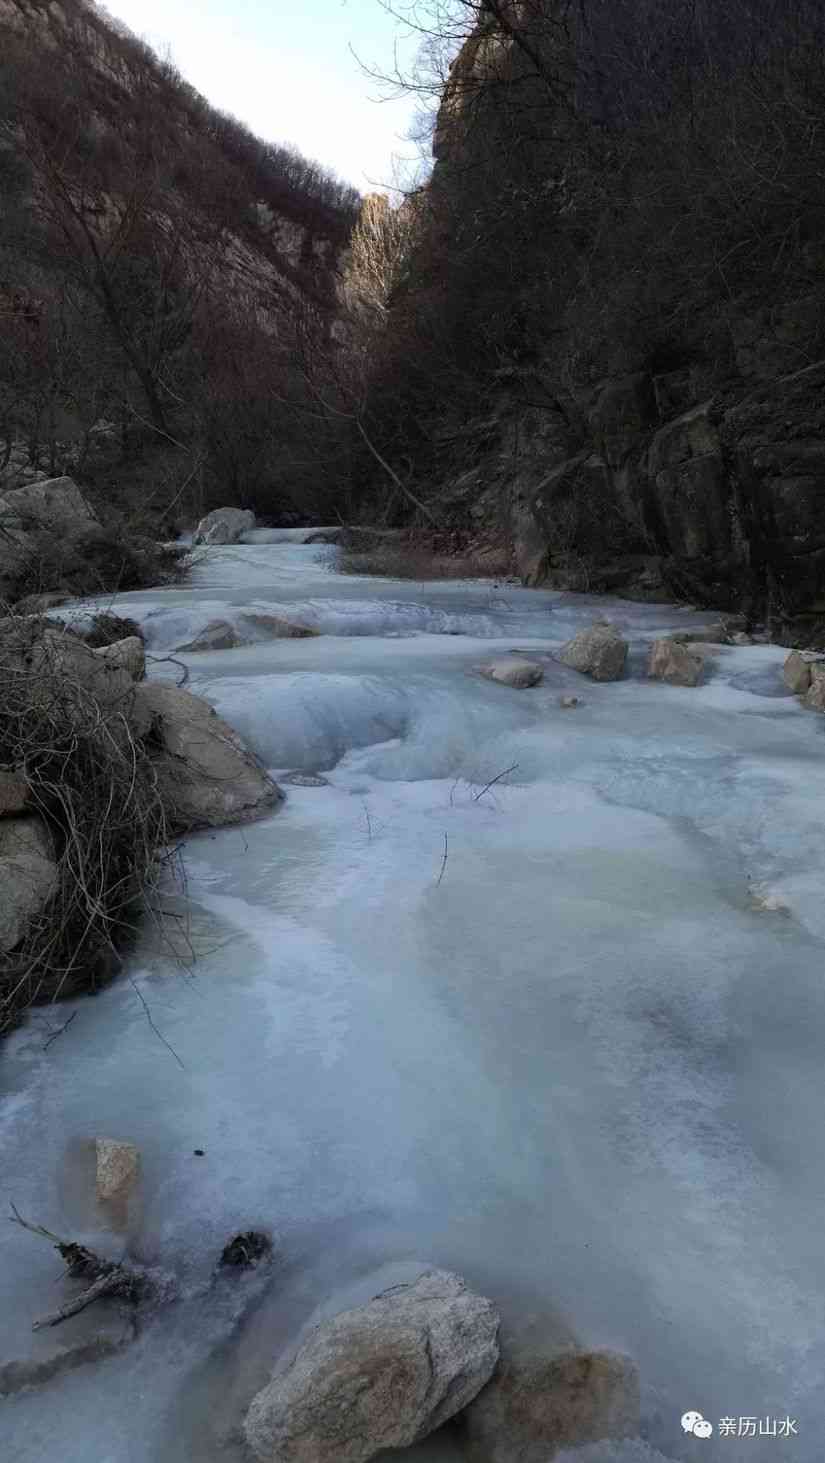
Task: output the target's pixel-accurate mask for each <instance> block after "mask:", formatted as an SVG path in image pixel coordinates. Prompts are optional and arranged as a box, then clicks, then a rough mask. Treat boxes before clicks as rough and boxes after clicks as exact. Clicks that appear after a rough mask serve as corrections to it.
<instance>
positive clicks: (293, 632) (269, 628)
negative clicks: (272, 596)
mask: <svg viewBox="0 0 825 1463" xmlns="http://www.w3.org/2000/svg"><path fill="white" fill-rule="evenodd" d="M241 619H242V621H243V622H244V623H245V624H248V625H252V626H253V627H254V629H255V630H259V631H261V632H262V633H263V634H264V635H266V636H267V637H268V638H271V639H272V640H306V639H307V638H308V637H310V636H312V635H318V634H319V633H320V632H319V631H318V630H312V629H310V628H309V627H308V626H307V625H296V624H294V622H293V621H292V620H283V619H282V618H281V616H280V615H267V614H265V613H264V611H262V610H245V611H244V613H243V614H242V615H241Z"/></svg>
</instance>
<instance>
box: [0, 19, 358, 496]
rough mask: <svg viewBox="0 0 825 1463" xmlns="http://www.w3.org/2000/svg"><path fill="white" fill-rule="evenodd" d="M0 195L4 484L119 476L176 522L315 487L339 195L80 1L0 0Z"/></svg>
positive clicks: (348, 195)
mask: <svg viewBox="0 0 825 1463" xmlns="http://www.w3.org/2000/svg"><path fill="white" fill-rule="evenodd" d="M0 188H2V192H3V205H4V206H3V217H2V220H0V313H2V314H3V316H4V331H3V334H2V337H0V476H2V475H3V474H5V476H6V478H7V480H8V481H7V486H15V485H16V483H17V482H18V480H19V481H26V480H28V479H31V478H32V477H33V476H35V475H36V474H37V473H38V472H40V473H44V472H45V473H46V474H47V475H52V476H54V475H55V474H56V473H59V472H61V471H71V472H74V473H76V474H77V473H79V475H80V477H81V479H85V478H86V477H87V476H88V475H91V476H93V477H94V476H96V477H100V478H105V479H106V484H105V485H106V487H107V489H108V485H109V484H110V483H111V482H112V479H114V481H115V483H116V484H122V483H124V482H126V481H132V482H133V485H134V490H135V491H134V493H133V496H134V497H135V499H136V500H137V499H139V498H143V499H151V500H156V499H161V500H165V501H166V502H172V503H174V504H176V505H177V506H178V510H179V511H182V512H183V513H184V516H187V517H190V518H191V517H197V516H199V515H200V513H201V510H202V509H203V508H205V507H208V506H211V502H212V501H214V499H215V498H217V501H218V502H222V501H226V500H228V501H241V502H246V503H250V502H252V500H253V499H254V502H252V506H255V507H257V508H258V509H259V510H261V511H272V510H273V509H276V510H277V508H278V507H279V505H281V504H283V503H284V502H287V503H288V502H289V501H290V500H292V502H293V504H294V501H295V498H296V496H297V497H298V498H299V499H300V498H301V496H302V494H303V493H304V492H306V493H307V494H309V495H311V494H312V492H313V491H314V484H317V483H318V482H319V481H320V480H321V479H322V477H323V474H324V471H325V470H326V469H325V468H324V466H323V464H322V463H319V461H318V450H317V449H318V447H319V443H320V438H321V436H322V434H319V432H318V431H317V429H316V428H315V427H312V428H309V427H308V425H307V423H308V420H309V419H308V416H307V415H306V410H305V408H306V407H307V405H308V402H307V400H305V398H306V396H307V393H308V388H307V386H306V378H307V376H308V375H309V372H310V366H309V362H310V359H311V360H312V361H313V363H314V369H316V370H319V371H320V369H321V366H320V365H319V362H321V361H322V360H323V358H324V352H325V351H327V350H328V349H329V345H330V341H331V339H332V331H333V326H334V324H335V321H336V318H337V316H338V315H339V313H340V304H339V289H338V286H339V266H340V259H341V256H342V254H343V252H344V250H345V249H346V247H347V244H348V240H349V236H350V233H351V230H352V227H353V224H354V222H355V218H356V215H357V208H358V204H359V201H360V200H359V198H358V195H357V194H356V193H355V191H354V190H353V189H351V188H349V187H348V186H346V185H343V184H341V183H340V182H339V181H337V180H336V179H335V178H334V177H332V176H330V175H328V174H326V173H325V172H324V170H323V169H322V168H320V167H318V166H317V165H316V164H313V163H311V162H309V161H308V160H307V159H305V158H303V157H301V156H300V155H299V154H298V153H296V152H295V151H294V150H293V149H289V148H285V147H281V146H279V145H277V144H270V143H266V142H263V141H262V140H260V139H258V138H256V137H254V136H253V135H252V134H251V133H250V132H249V131H248V130H247V129H246V128H245V127H244V126H243V125H242V124H241V123H239V122H237V121H236V120H235V119H234V118H232V117H228V116H225V115H223V114H221V113H219V112H217V111H215V110H214V109H213V108H212V107H210V105H209V104H208V102H206V100H205V99H204V98H203V97H201V96H200V95H199V94H198V93H197V92H195V91H194V90H193V88H192V87H190V86H189V85H188V84H187V83H186V82H185V81H184V80H183V79H182V77H180V76H179V75H178V73H177V72H176V71H175V69H174V67H173V66H171V65H169V64H167V63H164V62H162V61H161V60H160V59H159V58H158V57H157V56H155V55H154V54H153V53H152V51H151V50H149V48H148V47H147V46H145V45H144V44H143V43H142V42H141V41H139V40H138V39H137V38H136V37H135V36H133V35H132V34H131V33H130V32H128V31H127V30H126V29H125V28H123V27H121V26H119V25H118V24H116V23H115V22H113V21H112V20H110V19H109V18H107V17H106V15H105V14H104V13H103V12H102V11H101V10H98V9H97V7H96V6H94V5H93V4H91V3H88V0H0ZM302 353H303V354H302ZM302 413H303V415H302ZM98 449H101V450H98ZM121 449H122V450H121ZM323 451H324V452H326V444H325V445H324V448H323ZM339 454H340V446H339V447H338V448H337V451H336V452H333V451H332V450H331V451H330V464H332V463H333V461H334V459H335V458H336V456H337V455H339ZM298 464H301V466H299V465H298ZM336 470H337V468H336ZM332 473H333V467H332V465H330V467H329V475H330V480H331V479H332ZM147 485H148V492H147ZM184 485H185V486H184ZM193 493H195V494H196V495H197V496H196V498H195V500H194V501H193V498H192V495H193ZM314 507H315V505H314V503H313V504H309V503H308V505H307V509H306V510H305V511H309V512H312V511H313V509H314Z"/></svg>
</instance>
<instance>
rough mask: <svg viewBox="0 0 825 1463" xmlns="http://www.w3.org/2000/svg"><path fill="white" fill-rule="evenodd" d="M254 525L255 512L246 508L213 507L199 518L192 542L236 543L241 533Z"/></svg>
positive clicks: (246, 531)
mask: <svg viewBox="0 0 825 1463" xmlns="http://www.w3.org/2000/svg"><path fill="white" fill-rule="evenodd" d="M254 527H255V514H254V513H252V512H250V510H249V509H248V508H214V509H213V510H212V512H211V513H207V515H206V517H205V518H202V519H201V521H200V523H199V524H198V526H197V528H196V529H195V536H194V538H193V539H192V543H193V544H194V545H198V544H236V543H237V542H238V539H239V538H240V536H241V534H242V533H248V532H249V530H250V529H252V528H254Z"/></svg>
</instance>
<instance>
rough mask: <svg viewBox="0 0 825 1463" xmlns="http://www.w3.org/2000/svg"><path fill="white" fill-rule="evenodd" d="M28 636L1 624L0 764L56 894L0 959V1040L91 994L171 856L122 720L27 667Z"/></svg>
mask: <svg viewBox="0 0 825 1463" xmlns="http://www.w3.org/2000/svg"><path fill="white" fill-rule="evenodd" d="M9 626H10V627H11V628H10V630H9ZM36 635H37V628H36V627H35V626H32V624H31V622H28V623H27V624H26V625H25V626H24V624H23V622H22V621H19V620H18V621H14V620H12V621H8V620H7V621H6V634H5V635H4V636H3V637H2V639H0V764H5V765H6V766H7V767H11V768H14V769H15V770H16V771H17V772H18V773H19V774H20V775H22V777H23V779H24V781H25V782H26V784H27V786H28V789H29V793H28V804H29V806H30V808H31V811H32V812H33V813H39V815H40V816H41V817H42V818H43V820H44V822H45V823H46V825H47V827H48V829H49V831H50V833H51V835H52V839H53V843H54V849H55V857H56V862H57V885H56V889H55V892H54V894H53V896H52V898H51V899H50V901H49V903H48V905H47V906H46V907H45V908H44V909H43V910H42V912H41V914H40V915H39V917H37V918H36V919H34V920H33V921H32V922H31V924H30V925H29V928H28V931H27V934H26V936H25V938H24V940H23V942H22V943H21V944H20V945H19V946H18V947H17V948H16V949H15V950H13V951H12V952H11V953H10V954H8V955H6V956H5V957H3V958H2V960H0V1032H3V1031H7V1030H9V1029H10V1028H11V1027H12V1026H14V1025H15V1024H16V1023H17V1022H18V1021H19V1019H20V1017H21V1015H22V1013H23V1012H24V1011H25V1010H26V1009H27V1008H28V1007H29V1006H31V1005H33V1004H34V1003H35V1002H38V1003H39V1002H46V1001H56V1000H58V999H61V998H65V997H67V996H71V995H75V994H77V993H78V992H81V991H93V990H96V989H97V988H98V987H99V986H100V985H102V984H103V983H104V982H105V981H106V980H108V979H109V978H110V977H111V976H112V975H113V974H114V973H115V971H116V970H117V969H118V967H119V965H120V963H121V956H122V952H123V950H124V948H125V946H126V945H127V944H128V942H129V939H130V937H131V936H132V935H133V934H134V933H136V931H137V929H138V922H139V916H140V913H141V911H142V910H143V909H145V908H146V907H147V900H149V897H150V895H151V893H152V891H153V890H154V888H155V887H156V885H157V882H158V879H159V877H160V875H161V873H162V871H163V866H164V863H166V862H167V861H168V858H169V857H172V858H173V857H174V855H171V856H168V855H164V854H163V853H162V850H163V849H164V847H165V846H166V845H167V844H168V829H167V821H166V815H165V812H164V807H163V803H162V800H161V797H160V795H159V792H158V787H157V779H156V776H155V771H154V767H153V764H152V761H151V758H150V756H149V752H148V750H147V748H146V746H145V745H144V743H143V742H141V741H140V740H139V739H138V738H137V737H136V736H135V734H134V731H133V729H132V727H131V726H130V724H129V720H128V717H127V715H126V714H125V713H124V711H123V710H121V709H118V707H117V706H114V707H110V708H105V709H104V708H103V707H102V706H101V705H100V704H99V702H98V701H97V700H96V698H95V697H94V696H93V695H92V694H91V693H90V692H89V690H88V689H86V688H85V687H84V686H82V685H81V684H80V683H79V682H77V681H75V680H73V679H71V677H68V676H66V675H65V674H60V673H59V672H58V673H55V672H52V671H49V670H48V669H44V668H42V667H39V668H38V669H37V670H36V671H35V670H33V669H32V668H31V667H30V666H28V665H27V663H26V658H25V643H26V640H27V641H28V644H29V646H31V644H32V643H33V640H34V639H35V638H36ZM21 650H22V651H23V653H21Z"/></svg>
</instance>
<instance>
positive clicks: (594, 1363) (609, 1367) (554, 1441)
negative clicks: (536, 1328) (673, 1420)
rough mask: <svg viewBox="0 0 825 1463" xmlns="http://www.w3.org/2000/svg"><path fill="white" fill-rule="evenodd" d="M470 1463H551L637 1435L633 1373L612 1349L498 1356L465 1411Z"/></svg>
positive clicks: (636, 1383)
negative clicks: (566, 1451)
mask: <svg viewBox="0 0 825 1463" xmlns="http://www.w3.org/2000/svg"><path fill="white" fill-rule="evenodd" d="M462 1422H463V1431H464V1451H465V1455H466V1457H467V1458H468V1460H469V1463H549V1460H550V1459H551V1458H553V1457H554V1456H555V1454H556V1453H557V1452H558V1450H559V1449H561V1448H576V1447H580V1446H581V1445H582V1444H584V1443H594V1442H598V1441H599V1440H600V1439H602V1438H625V1437H636V1436H638V1432H639V1422H640V1417H639V1373H638V1370H637V1368H636V1366H635V1363H634V1362H633V1361H632V1360H631V1359H630V1357H627V1356H622V1355H620V1354H618V1353H616V1352H612V1351H577V1350H569V1351H561V1352H558V1353H556V1354H553V1353H551V1354H549V1355H544V1356H542V1355H541V1354H539V1355H535V1354H531V1353H530V1352H527V1351H525V1352H523V1353H517V1354H515V1355H513V1356H508V1355H506V1354H505V1355H504V1356H503V1357H502V1360H501V1362H500V1363H499V1365H498V1367H497V1368H496V1372H495V1375H494V1376H493V1379H492V1381H491V1382H489V1383H488V1385H487V1386H486V1387H485V1388H484V1390H483V1391H482V1392H481V1393H479V1395H478V1397H476V1399H475V1401H474V1402H472V1403H471V1404H470V1406H469V1407H468V1408H467V1410H466V1412H465V1413H464V1416H463V1419H462Z"/></svg>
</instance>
